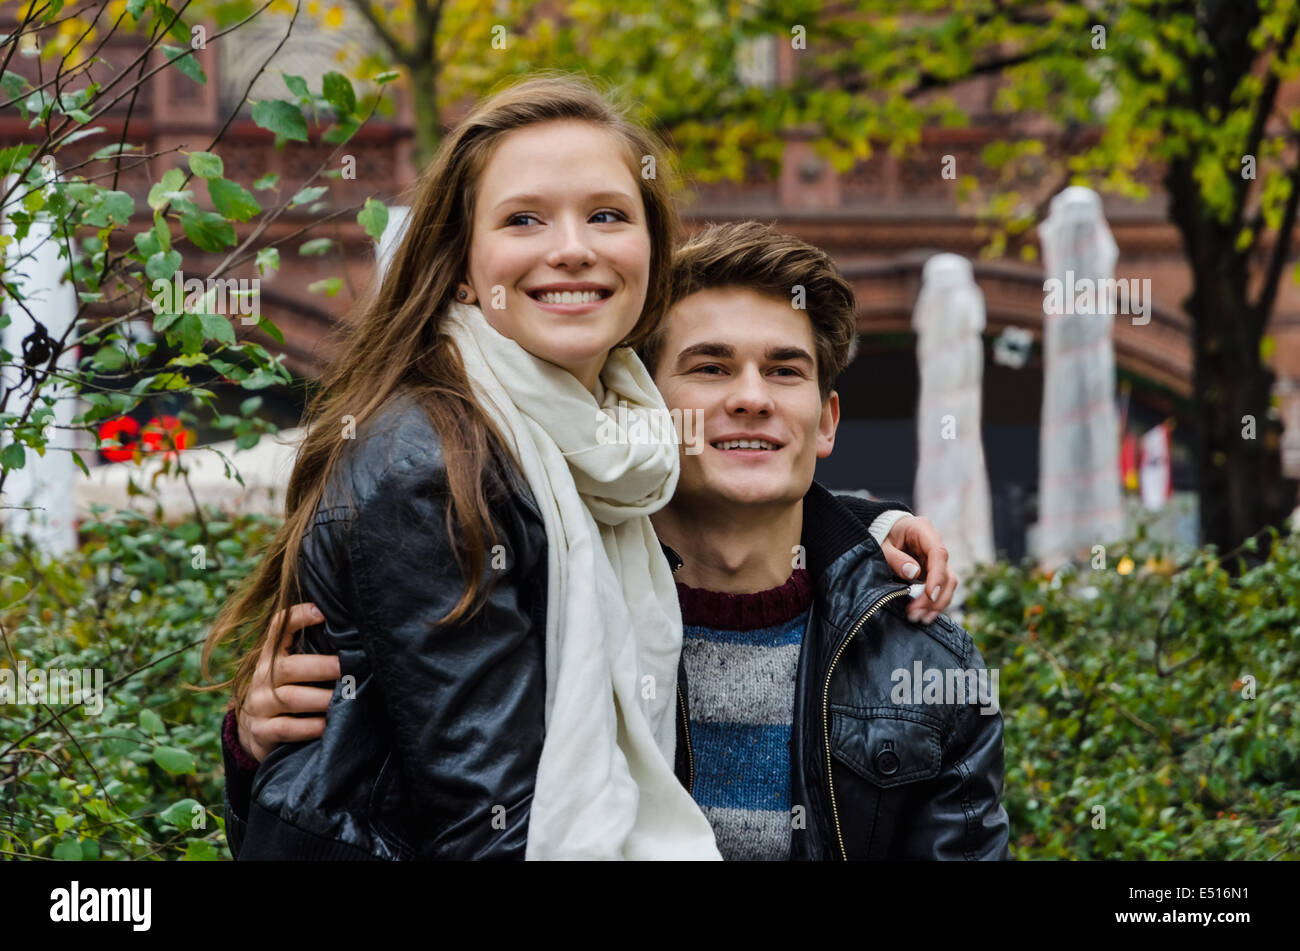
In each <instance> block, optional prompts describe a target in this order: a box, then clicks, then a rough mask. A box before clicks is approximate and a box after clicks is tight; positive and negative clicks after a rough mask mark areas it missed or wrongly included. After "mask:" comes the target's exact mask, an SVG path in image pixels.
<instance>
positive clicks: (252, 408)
mask: <svg viewBox="0 0 1300 951" xmlns="http://www.w3.org/2000/svg"><path fill="white" fill-rule="evenodd" d="M261 408H262V397H260V396H250V397H249V398H248V399H246V400H244V401H243V402H242V403H240V404H239V414H240V415H241V416H252V415H253V414H254V413H256V412H257V411H258V410H259V409H261Z"/></svg>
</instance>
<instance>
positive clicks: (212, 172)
mask: <svg viewBox="0 0 1300 951" xmlns="http://www.w3.org/2000/svg"><path fill="white" fill-rule="evenodd" d="M190 171H191V172H193V173H194V174H195V175H197V176H199V177H200V178H220V177H221V176H222V175H223V174H225V163H224V162H222V161H221V156H220V155H213V154H212V153H211V152H191V153H190Z"/></svg>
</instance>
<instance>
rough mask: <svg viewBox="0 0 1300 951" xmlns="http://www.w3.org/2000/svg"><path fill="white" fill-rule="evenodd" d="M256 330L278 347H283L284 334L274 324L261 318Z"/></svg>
mask: <svg viewBox="0 0 1300 951" xmlns="http://www.w3.org/2000/svg"><path fill="white" fill-rule="evenodd" d="M257 329H258V330H260V331H262V333H264V334H266V335H267V336H268V337H270V338H271V339H272V340H274V341H275V342H276V343H278V344H279V345H280V346H282V347H283V346H284V332H283V331H282V330H280V328H279V327H277V326H276V325H275V324H273V323H271V321H269V320H267V319H266V318H265V317H263V318H262V319H261V320H259V321H258V322H257Z"/></svg>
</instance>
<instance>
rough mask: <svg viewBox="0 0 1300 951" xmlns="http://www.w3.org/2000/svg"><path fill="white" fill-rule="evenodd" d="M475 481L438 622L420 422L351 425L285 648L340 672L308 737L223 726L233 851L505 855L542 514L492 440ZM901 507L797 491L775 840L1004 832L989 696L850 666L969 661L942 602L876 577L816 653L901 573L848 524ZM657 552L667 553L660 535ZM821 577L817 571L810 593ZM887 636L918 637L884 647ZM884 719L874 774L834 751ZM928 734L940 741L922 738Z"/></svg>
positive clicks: (828, 844) (435, 452)
mask: <svg viewBox="0 0 1300 951" xmlns="http://www.w3.org/2000/svg"><path fill="white" fill-rule="evenodd" d="M488 492H489V496H490V498H491V499H492V500H493V517H494V521H495V524H496V526H497V528H498V531H499V533H500V539H499V541H500V543H501V545H502V548H501V549H500V550H498V551H495V552H494V553H493V564H492V565H491V566H489V567H488V568H487V569H486V570H485V580H487V581H490V582H491V588H490V594H489V595H488V597H487V600H486V603H485V607H484V609H483V610H482V611H481V612H479V613H478V614H476V615H475V617H474V618H473V619H472V620H470V621H469V622H467V623H462V624H457V625H437V624H435V623H434V621H435V620H436V619H437V618H439V617H441V616H442V615H443V614H445V613H446V611H447V610H448V609H449V608H450V607H451V606H452V605H453V604H455V602H456V600H457V599H458V598H459V597H460V595H461V593H462V591H463V584H462V583H461V581H460V569H459V567H458V565H457V564H456V562H455V556H454V553H453V548H452V545H451V544H450V543H449V538H448V533H447V529H446V524H445V521H444V517H445V512H446V504H447V483H446V468H445V463H444V461H443V458H442V452H441V440H440V439H439V437H438V434H437V432H436V430H435V429H434V428H433V426H432V424H431V423H430V422H429V420H428V417H427V415H426V414H425V413H424V411H423V410H422V409H420V408H419V407H418V406H417V405H416V404H415V403H414V402H412V401H410V400H409V399H400V400H397V401H395V402H394V403H393V404H392V405H390V406H389V407H388V408H387V409H386V410H385V411H383V412H382V413H380V414H379V415H378V416H377V417H376V418H375V419H374V420H372V421H371V422H370V423H369V424H368V425H367V426H364V427H362V430H361V431H360V432H359V433H358V438H357V440H356V441H355V443H354V444H353V445H352V446H350V447H349V448H348V451H347V452H346V453H345V456H344V459H343V462H342V464H341V465H340V467H339V469H338V471H337V472H336V473H335V474H334V476H333V477H332V479H331V482H330V485H329V487H328V488H327V492H326V497H325V500H324V501H323V503H322V504H321V506H320V507H319V509H318V510H317V513H316V516H315V519H314V521H313V524H312V527H311V529H310V530H309V531H308V532H307V534H306V535H305V536H304V539H303V546H302V553H301V556H300V561H299V564H300V571H301V581H302V586H303V596H304V598H305V599H306V600H310V601H313V602H315V603H316V605H317V606H318V607H319V608H320V609H321V611H322V612H323V613H324V615H325V623H324V624H321V625H317V626H316V627H313V628H309V629H307V630H306V631H305V632H304V634H303V637H302V641H301V644H300V646H299V649H301V650H304V651H310V652H314V653H337V654H338V655H339V660H340V670H341V677H340V680H339V681H338V682H336V683H335V684H333V685H332V686H333V687H334V698H333V699H332V700H331V703H330V708H329V711H328V714H327V717H326V727H325V732H324V734H323V735H322V736H321V737H320V738H319V739H316V740H312V741H310V742H306V743H291V744H284V745H281V746H279V747H277V748H276V749H275V750H273V751H272V752H271V753H270V755H268V756H267V758H266V759H265V760H264V761H263V762H262V763H261V764H260V766H259V767H258V769H257V770H256V771H255V772H253V771H245V770H242V769H240V768H239V766H238V764H237V763H236V762H235V760H234V756H233V753H232V751H231V750H230V749H229V748H228V747H225V746H223V752H224V755H225V763H226V833H227V838H228V841H229V843H230V848H231V852H232V853H233V854H234V855H235V856H236V857H237V858H239V859H381V860H382V859H389V860H392V859H518V858H523V855H524V847H525V844H526V842H527V832H528V816H529V809H530V806H531V800H532V789H533V783H534V779H535V776H536V770H537V762H538V759H539V757H540V754H541V746H542V739H543V702H544V697H545V663H544V640H545V628H546V620H545V618H546V615H545V611H546V604H545V599H546V573H547V572H546V533H545V530H544V527H543V524H542V519H541V514H540V512H539V511H538V510H537V507H536V504H535V503H534V501H533V499H532V497H531V495H530V493H529V491H528V489H527V487H526V485H524V484H523V480H522V478H521V477H520V476H519V475H518V473H517V472H516V471H515V469H514V467H513V466H512V465H510V464H509V463H508V462H506V461H505V460H504V456H503V455H501V454H498V465H497V467H495V468H494V469H493V470H492V471H491V472H490V473H489V479H488ZM810 502H811V505H810ZM900 507H901V506H896V505H891V504H882V503H878V502H867V501H864V500H859V499H851V498H847V497H846V498H838V497H835V496H831V495H830V493H828V492H826V491H825V490H824V489H822V488H821V487H820V486H818V485H816V484H814V486H813V488H812V490H811V491H810V492H809V495H808V497H807V498H806V499H805V531H804V535H805V547H806V549H807V552H808V559H809V560H808V565H809V568H810V569H813V571H814V579H815V580H818V581H819V586H818V593H817V601H816V604H815V605H814V621H813V624H812V625H810V628H809V634H810V635H815V636H812V637H806V638H805V643H804V646H803V649H802V652H801V658H800V664H799V681H798V693H797V696H796V703H795V722H796V723H797V724H799V728H798V729H796V730H794V731H793V740H792V754H795V755H792V759H791V782H792V798H791V801H792V802H794V803H805V802H806V803H807V810H806V811H807V818H806V831H805V830H801V831H796V832H795V833H794V835H793V838H792V858H802V859H808V858H839V857H841V854H840V852H839V851H837V845H838V843H839V842H840V841H841V840H843V841H845V842H846V843H847V844H846V845H845V846H844V848H843V852H844V853H846V854H847V857H850V858H858V857H883V856H885V855H889V856H894V855H904V856H915V857H933V858H948V857H955V858H962V857H988V856H985V855H984V853H985V852H988V851H990V850H991V849H992V848H993V846H992V845H990V844H989V841H988V839H989V838H990V837H992V838H996V837H997V835H998V834H1000V836H1001V842H1002V847H1003V849H1005V842H1006V816H1005V813H1004V812H1002V811H1001V807H1000V805H999V803H998V801H997V797H998V793H1000V789H1001V776H1002V746H1001V719H1000V717H998V718H995V719H996V724H994V723H993V722H984V723H978V722H977V723H972V721H970V720H969V719H968V718H966V717H961V716H959V714H960V711H948V715H947V716H945V714H944V712H943V711H941V710H939V709H937V708H936V709H932V710H930V711H915V712H907V711H906V708H903V709H899V710H894V711H892V714H893V715H889V714H888V713H887V712H880V711H879V710H878V709H877V708H878V707H879V706H880V705H879V704H876V705H875V707H872V706H871V705H865V706H864V705H863V704H862V703H859V701H863V700H865V699H871V698H872V697H875V695H876V694H877V693H878V692H879V690H880V689H883V690H884V694H883V696H884V697H885V702H888V692H889V686H890V683H889V673H888V672H887V671H885V672H883V673H880V672H878V671H877V668H876V665H875V663H872V664H871V665H870V666H869V667H868V668H865V669H864V668H863V663H864V662H865V661H866V660H869V659H871V658H870V654H871V651H872V648H871V647H870V644H872V643H875V642H883V643H889V644H892V645H894V646H895V653H897V654H898V657H894V656H893V655H891V656H890V657H889V658H888V660H889V664H890V669H891V670H892V669H893V667H894V666H898V664H896V663H895V660H898V659H899V658H901V657H902V656H903V653H906V654H907V658H908V662H909V663H910V659H911V657H912V656H913V655H915V656H918V657H921V656H924V657H926V658H930V659H934V658H937V657H938V656H939V653H942V651H941V650H940V648H943V650H946V651H947V654H951V655H952V656H953V657H958V656H962V657H966V658H967V659H969V658H970V657H971V655H972V654H973V657H974V661H975V662H978V654H975V653H974V648H973V646H971V645H970V639H969V637H967V636H966V635H965V633H964V632H962V631H961V630H960V628H956V627H955V626H953V625H951V624H950V623H949V622H947V620H946V619H943V618H941V619H940V620H938V621H936V622H935V623H934V624H932V625H930V626H929V628H921V627H918V626H916V625H910V624H909V623H908V622H907V621H906V619H905V617H904V618H903V619H902V620H901V621H900V620H899V617H900V616H901V614H900V613H899V612H900V609H901V605H902V604H905V602H906V599H905V598H902V597H897V596H896V595H895V600H892V601H886V602H884V603H883V604H881V605H880V606H879V607H878V609H877V611H876V612H875V614H876V616H875V617H872V618H869V619H868V621H867V622H866V623H865V624H864V625H862V626H861V627H862V630H859V631H858V632H856V634H855V636H854V637H853V638H852V639H851V641H850V643H849V644H848V645H847V646H846V647H845V649H844V651H843V653H842V655H841V656H840V657H839V658H838V660H836V661H835V663H833V664H832V663H831V662H830V661H831V654H832V653H833V651H830V652H828V648H833V647H835V646H837V645H836V644H835V643H834V642H835V641H836V635H837V633H838V632H839V630H840V629H839V627H838V626H837V625H851V624H852V620H853V619H847V620H846V618H847V616H848V614H849V613H851V612H852V611H854V610H857V609H858V608H859V607H862V611H863V613H866V611H867V610H868V606H866V605H868V602H871V603H874V602H875V600H876V599H877V598H878V597H879V596H881V595H884V596H885V597H887V598H888V597H889V596H890V595H892V594H894V593H895V592H898V591H904V592H905V591H906V587H905V586H903V585H902V583H901V582H898V581H897V580H896V579H893V578H892V577H891V575H890V572H889V569H888V566H887V565H886V564H885V562H884V559H883V556H881V555H880V552H879V548H878V546H876V544H875V541H874V540H873V539H871V537H870V535H869V534H868V533H867V531H866V526H867V525H869V524H870V522H871V520H872V519H874V518H875V517H876V515H878V514H879V513H880V512H881V511H884V510H885V509H887V508H900ZM827 519H829V521H827ZM863 520H865V521H863ZM828 529H829V531H827V530H828ZM818 536H825V537H822V538H821V540H817V537H818ZM832 555H834V557H831V556H832ZM665 556H666V557H667V558H668V559H669V561H670V562H671V563H674V564H679V563H680V560H679V559H678V558H677V556H676V554H675V553H673V552H672V550H671V549H668V548H665ZM819 566H820V567H819ZM822 569H825V570H824V571H823V570H822ZM822 580H826V581H830V582H833V585H832V588H831V590H830V592H829V594H828V593H827V592H825V591H824V590H823V588H822V586H821V584H820V581H822ZM882 613H883V616H881V615H882ZM855 617H856V616H855ZM886 619H890V620H888V622H886ZM882 629H883V633H875V636H874V639H873V638H871V637H862V635H863V634H864V632H865V633H866V634H868V635H872V634H873V632H880V631H881V630H882ZM845 630H846V631H847V627H846V628H845ZM927 634H928V635H929V636H926V635H927ZM859 637H862V639H861V641H858V638H859ZM903 640H913V641H915V642H916V645H917V646H919V645H922V644H928V645H931V647H930V648H928V649H926V650H924V651H920V650H918V649H916V647H914V648H913V649H910V650H903V651H902V653H899V651H900V650H902V649H901V648H899V647H898V642H900V641H903ZM854 642H856V643H854ZM945 645H946V646H945ZM937 652H938V653H937ZM944 656H945V659H946V658H947V655H946V654H945V655H944ZM831 668H833V669H831ZM679 676H680V677H681V681H680V684H679V690H680V693H679V704H680V713H681V715H682V717H684V718H689V710H688V707H687V706H686V697H687V694H686V682H685V671H684V670H680V674H679ZM823 676H824V677H826V678H827V682H828V683H829V691H828V692H827V696H826V702H827V703H828V704H829V707H828V709H829V712H830V717H831V720H830V729H831V742H833V743H834V744H835V746H834V749H833V755H834V756H836V757H837V759H836V761H835V763H834V766H833V772H830V773H828V772H827V769H826V765H829V761H827V763H826V764H823V761H822V760H821V758H820V757H819V756H818V755H816V754H817V753H818V752H819V750H820V749H821V746H820V745H819V744H821V743H822V734H821V732H820V727H819V726H818V724H819V723H820V722H821V720H820V719H819V717H820V716H821V706H820V704H821V698H820V694H819V692H818V689H817V688H818V687H819V682H818V681H819V680H820V678H822V677H823ZM863 679H865V681H866V682H867V685H868V686H867V687H866V689H865V692H864V687H863V685H862V684H860V683H859V681H861V680H863ZM877 699H878V698H877ZM873 709H877V712H876V713H874V714H872V713H871V711H872V710H873ZM904 714H905V715H904ZM810 718H811V719H810ZM988 719H989V718H985V720H986V721H988ZM958 720H960V722H958ZM686 727H687V719H681V720H679V723H678V743H677V746H678V757H677V763H676V764H675V765H676V766H677V771H678V775H679V777H680V778H681V780H682V782H683V783H684V784H686V785H688V788H689V784H690V782H691V775H690V774H691V771H692V770H691V764H690V758H691V751H690V746H689V737H688V735H687V730H686ZM972 727H973V728H974V729H972ZM994 727H995V728H996V735H994V734H993V733H992V732H990V731H991V730H992V729H993V728H994ZM971 736H978V737H979V738H980V739H979V741H978V743H975V744H972V743H971V742H970V740H971ZM885 740H891V741H892V742H893V743H894V746H895V748H896V751H897V755H898V756H899V757H900V767H899V768H898V769H896V770H893V771H891V772H890V773H889V774H888V775H883V774H879V775H873V774H872V773H871V771H870V768H868V769H866V770H865V771H864V770H863V769H861V768H860V767H859V768H855V767H854V766H852V765H850V764H853V763H854V762H859V763H860V762H861V757H862V756H864V755H866V754H867V752H868V748H870V749H872V750H874V748H875V747H874V746H873V745H872V744H876V745H879V744H881V743H883V742H884V741H885ZM936 743H937V744H939V746H940V747H941V748H942V754H939V753H936V756H940V758H939V759H933V758H932V757H931V755H930V754H931V752H932V750H935V749H936V746H935V744H936ZM864 744H865V745H866V746H865V747H864ZM950 754H951V755H950ZM873 755H874V754H873ZM867 762H868V763H870V762H871V761H870V760H868V761H867ZM950 774H951V775H950ZM827 780H831V781H833V782H834V784H835V788H834V793H833V794H832V793H831V790H830V788H829V783H828V782H827ZM990 796H991V797H992V801H991V802H990V801H988V799H989V797H990ZM924 797H930V801H928V802H923V801H922V799H923V798H924ZM953 797H956V798H955V799H954V798H953ZM954 808H955V809H956V810H957V811H956V813H954V812H953V809H954ZM998 817H1000V823H1001V825H1000V833H999V827H998V821H999V820H998ZM796 825H797V823H796ZM837 826H838V833H837V832H836V829H837ZM904 830H906V834H903V833H904ZM904 840H907V841H904ZM958 853H960V854H958ZM992 857H997V856H992Z"/></svg>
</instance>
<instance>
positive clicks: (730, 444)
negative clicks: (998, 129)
mask: <svg viewBox="0 0 1300 951" xmlns="http://www.w3.org/2000/svg"><path fill="white" fill-rule="evenodd" d="M709 445H710V446H712V447H713V448H714V449H717V450H719V451H721V452H730V451H732V450H736V449H749V450H763V451H765V452H775V451H776V450H778V449H780V448H781V445H780V443H774V442H769V441H768V440H766V439H723V440H719V441H718V442H711V443H709Z"/></svg>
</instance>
